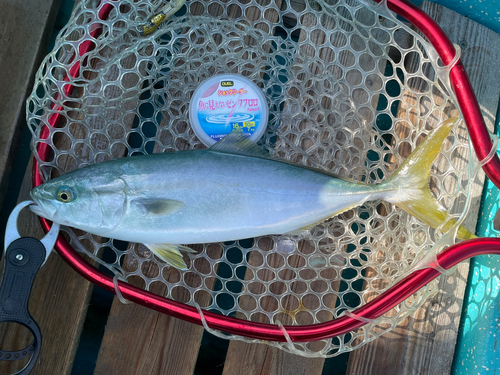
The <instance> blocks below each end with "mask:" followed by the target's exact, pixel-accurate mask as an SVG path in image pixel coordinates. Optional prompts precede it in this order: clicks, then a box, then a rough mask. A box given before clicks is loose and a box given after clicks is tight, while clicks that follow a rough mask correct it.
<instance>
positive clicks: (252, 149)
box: [210, 131, 272, 159]
mask: <svg viewBox="0 0 500 375" xmlns="http://www.w3.org/2000/svg"><path fill="white" fill-rule="evenodd" d="M210 150H211V151H216V152H223V153H226V154H235V155H243V156H253V157H259V158H265V159H272V158H271V156H270V155H269V154H268V153H267V152H265V151H264V150H263V149H262V148H260V147H259V146H258V145H257V144H256V143H255V142H253V141H251V140H250V139H249V137H248V136H246V135H245V134H244V133H242V132H236V131H234V132H232V133H229V134H228V135H226V136H225V137H224V138H222V139H221V140H220V141H219V142H217V143H216V144H214V145H213V146H212V147H210Z"/></svg>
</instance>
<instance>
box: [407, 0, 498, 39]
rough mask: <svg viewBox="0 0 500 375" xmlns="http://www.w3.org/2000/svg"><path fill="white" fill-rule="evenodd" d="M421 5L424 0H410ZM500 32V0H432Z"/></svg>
mask: <svg viewBox="0 0 500 375" xmlns="http://www.w3.org/2000/svg"><path fill="white" fill-rule="evenodd" d="M410 1H411V2H412V3H414V4H416V5H417V6H420V4H421V3H422V1H423V0H410ZM430 1H432V2H433V3H436V4H439V5H442V6H445V7H446V8H448V9H451V10H453V11H455V12H457V13H459V14H461V15H462V16H465V17H467V18H470V19H471V20H473V21H476V22H477V23H480V24H481V25H484V26H486V27H487V28H489V29H491V30H493V31H495V32H497V33H499V34H500V0H458V1H457V0H430Z"/></svg>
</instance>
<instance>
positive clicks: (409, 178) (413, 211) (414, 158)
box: [386, 117, 476, 239]
mask: <svg viewBox="0 0 500 375" xmlns="http://www.w3.org/2000/svg"><path fill="white" fill-rule="evenodd" d="M457 120H458V117H454V118H450V119H448V120H446V121H445V122H443V123H442V124H441V125H440V126H439V127H438V128H437V129H435V130H434V131H433V132H432V133H430V134H429V135H428V136H427V137H426V138H425V139H424V140H423V141H422V142H421V143H420V145H418V147H417V148H416V149H415V151H413V153H412V154H411V155H410V156H409V157H408V159H406V160H405V162H404V163H403V165H401V167H400V168H399V169H398V170H397V171H396V173H395V174H394V175H393V176H391V178H390V179H388V180H387V182H386V184H387V186H391V187H394V188H396V189H397V191H398V192H399V193H396V196H395V197H394V198H392V199H390V200H388V201H389V202H391V203H394V204H395V205H397V206H398V207H400V208H402V209H403V210H405V211H406V212H408V213H409V214H410V215H413V216H415V217H416V218H417V219H419V220H422V221H423V222H424V223H426V224H428V225H430V226H431V227H433V228H437V227H439V226H440V225H441V224H443V223H444V222H445V221H446V224H445V225H444V227H443V228H442V231H443V232H447V231H448V230H450V229H451V227H452V226H453V225H455V220H453V219H449V218H448V213H447V212H446V210H445V209H444V208H443V207H441V206H440V205H439V203H438V202H437V201H436V199H435V198H434V196H433V195H432V193H431V191H430V189H429V181H430V171H431V166H432V163H433V162H434V160H435V159H436V157H437V156H438V154H439V151H440V150H441V147H442V145H443V142H444V140H445V139H446V137H447V136H448V134H449V133H450V131H451V128H452V127H453V125H454V124H455V122H456V121H457ZM458 237H459V238H461V239H469V238H475V237H476V236H474V234H472V233H471V232H469V231H468V230H467V229H466V228H464V227H463V226H460V228H459V229H458Z"/></svg>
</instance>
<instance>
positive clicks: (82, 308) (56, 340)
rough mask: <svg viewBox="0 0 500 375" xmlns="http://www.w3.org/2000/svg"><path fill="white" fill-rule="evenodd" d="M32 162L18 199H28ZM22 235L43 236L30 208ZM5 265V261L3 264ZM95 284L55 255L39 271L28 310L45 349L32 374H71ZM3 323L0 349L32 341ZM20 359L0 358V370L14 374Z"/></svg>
mask: <svg viewBox="0 0 500 375" xmlns="http://www.w3.org/2000/svg"><path fill="white" fill-rule="evenodd" d="M30 190H31V162H30V165H29V166H28V169H27V170H26V175H25V177H24V181H23V186H22V190H21V193H20V195H19V201H23V200H26V199H28V198H29V191H30ZM18 227H19V231H20V233H21V235H25V236H32V237H35V238H42V237H43V231H42V229H41V227H40V223H39V221H38V218H37V217H36V216H35V215H33V214H32V213H30V212H29V211H28V210H23V211H22V212H21V215H20V218H19V220H18ZM2 266H3V263H2ZM91 291H92V284H90V283H89V282H88V281H86V280H85V279H83V278H82V277H81V276H80V275H78V274H77V273H76V272H75V271H73V269H71V268H70V267H69V266H68V265H67V264H66V263H65V262H64V261H63V260H62V259H61V258H60V257H59V255H57V254H52V255H51V256H50V257H49V259H48V261H47V263H46V264H45V265H44V266H43V267H42V268H41V270H40V272H39V273H38V275H37V277H36V279H35V282H34V285H33V289H32V292H31V298H30V301H29V310H30V312H31V314H32V316H33V318H34V319H35V321H36V322H37V323H38V324H39V326H40V329H41V332H42V340H43V341H42V349H41V351H40V356H39V358H38V361H37V363H36V364H35V367H34V368H33V370H32V372H31V374H40V375H42V374H69V373H70V372H71V368H72V364H73V359H74V355H75V352H76V348H77V346H78V341H79V337H80V332H81V329H82V327H83V321H84V319H85V314H86V310H87V302H88V299H89V298H90V294H91ZM12 328H14V327H12V326H5V325H1V326H0V337H1V338H2V340H1V341H0V348H2V349H8V348H13V349H14V346H15V348H17V349H21V348H22V347H26V346H27V345H28V344H29V343H31V340H32V339H31V335H30V334H28V333H27V332H26V331H24V330H20V329H19V328H20V327H19V326H17V327H16V328H14V329H12ZM20 363H21V362H17V361H16V362H4V361H0V373H2V374H11V373H13V370H14V369H19V367H18V366H19V365H20Z"/></svg>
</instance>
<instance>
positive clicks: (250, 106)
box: [190, 74, 267, 145]
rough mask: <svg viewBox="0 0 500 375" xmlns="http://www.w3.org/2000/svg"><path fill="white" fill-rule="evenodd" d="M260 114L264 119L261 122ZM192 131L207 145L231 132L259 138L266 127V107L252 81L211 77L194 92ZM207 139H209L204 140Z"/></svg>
mask: <svg viewBox="0 0 500 375" xmlns="http://www.w3.org/2000/svg"><path fill="white" fill-rule="evenodd" d="M263 114H264V115H265V118H263ZM190 116H191V121H192V123H193V128H194V130H195V131H196V130H197V129H196V128H197V127H199V129H198V130H201V131H202V134H201V135H200V134H199V132H197V134H198V136H199V137H200V138H201V140H202V141H204V143H205V144H207V141H208V143H209V144H208V145H210V144H213V143H215V142H217V141H219V140H220V139H221V138H224V137H225V136H226V135H227V134H229V133H231V132H232V131H240V132H243V133H245V134H247V135H248V136H250V137H251V136H252V135H254V133H256V132H257V133H260V134H258V136H259V138H260V136H261V135H262V133H263V131H264V130H265V126H266V125H267V103H266V102H265V98H264V96H263V94H262V92H261V91H260V89H259V88H258V86H257V85H255V84H254V83H253V82H252V81H250V80H248V79H246V78H244V77H240V76H238V75H235V74H226V75H222V76H216V77H212V78H211V79H209V80H207V81H205V82H204V83H203V84H202V85H201V86H200V87H199V88H198V89H197V90H196V92H195V94H194V95H193V98H192V100H191V104H190ZM207 138H208V139H207Z"/></svg>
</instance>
